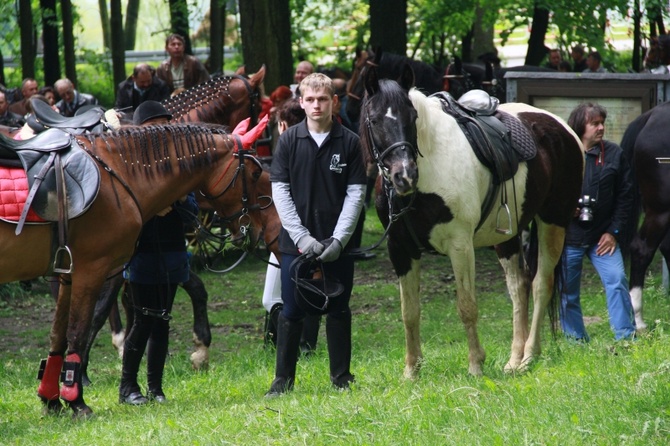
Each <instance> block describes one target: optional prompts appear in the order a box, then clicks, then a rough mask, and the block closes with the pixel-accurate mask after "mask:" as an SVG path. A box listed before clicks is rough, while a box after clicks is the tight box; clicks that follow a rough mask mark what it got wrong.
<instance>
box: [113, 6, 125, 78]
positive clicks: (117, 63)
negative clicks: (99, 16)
mask: <svg viewBox="0 0 670 446" xmlns="http://www.w3.org/2000/svg"><path fill="white" fill-rule="evenodd" d="M110 25H111V26H110V28H111V34H112V69H113V71H114V88H115V89H116V86H117V85H119V84H120V83H121V82H123V81H124V80H125V79H126V53H125V51H124V48H125V45H124V44H123V13H122V12H121V0H111V2H110Z"/></svg>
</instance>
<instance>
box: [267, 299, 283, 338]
mask: <svg viewBox="0 0 670 446" xmlns="http://www.w3.org/2000/svg"><path fill="white" fill-rule="evenodd" d="M282 308H284V305H283V304H274V305H273V306H272V308H271V309H270V312H269V313H267V312H266V313H265V327H264V330H263V332H264V333H263V342H264V344H265V346H266V347H267V346H268V345H270V344H272V346H273V347H276V346H277V325H278V323H279V313H281V310H282Z"/></svg>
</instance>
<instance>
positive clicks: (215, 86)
mask: <svg viewBox="0 0 670 446" xmlns="http://www.w3.org/2000/svg"><path fill="white" fill-rule="evenodd" d="M233 79H235V77H233V76H223V75H218V76H214V77H212V78H210V79H209V80H208V81H207V82H203V83H202V84H199V85H196V86H194V87H192V88H189V89H188V90H184V91H182V92H181V93H179V94H177V95H175V96H172V97H171V98H170V99H168V100H166V101H164V102H163V105H164V106H165V108H166V109H167V111H168V112H170V113H172V119H173V120H175V121H176V120H178V119H179V118H181V117H182V116H184V115H186V114H187V113H188V112H189V111H190V110H192V109H194V108H196V107H201V108H202V111H203V112H207V113H212V111H213V109H214V108H224V107H225V104H224V103H223V98H224V97H230V82H231V81H232V80H233ZM200 115H201V113H200V112H198V116H199V117H200Z"/></svg>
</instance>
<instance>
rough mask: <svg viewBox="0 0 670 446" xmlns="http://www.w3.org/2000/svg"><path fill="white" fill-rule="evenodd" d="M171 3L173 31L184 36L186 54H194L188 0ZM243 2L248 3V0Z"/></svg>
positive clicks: (172, 0)
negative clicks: (189, 24) (189, 25)
mask: <svg viewBox="0 0 670 446" xmlns="http://www.w3.org/2000/svg"><path fill="white" fill-rule="evenodd" d="M169 3H170V26H172V32H173V33H177V34H179V35H181V36H183V37H184V40H185V42H184V52H185V53H186V54H193V49H192V48H191V36H190V35H189V33H190V32H189V27H188V3H186V0H169ZM242 3H246V0H245V1H244V2H242Z"/></svg>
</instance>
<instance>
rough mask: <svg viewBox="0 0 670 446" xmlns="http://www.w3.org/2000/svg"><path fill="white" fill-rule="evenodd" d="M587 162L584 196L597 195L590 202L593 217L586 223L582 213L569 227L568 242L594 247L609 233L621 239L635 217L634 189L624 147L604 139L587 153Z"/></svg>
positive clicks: (568, 243) (583, 187) (583, 184)
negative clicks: (628, 222)
mask: <svg viewBox="0 0 670 446" xmlns="http://www.w3.org/2000/svg"><path fill="white" fill-rule="evenodd" d="M585 161H586V162H585V167H584V182H583V183H582V197H583V196H584V195H589V196H591V197H593V198H595V203H593V204H591V205H590V206H591V209H592V210H593V220H592V221H590V222H583V221H580V220H579V216H576V217H574V218H573V219H572V221H571V222H570V225H569V226H568V230H567V234H566V240H565V241H566V244H567V245H571V246H592V245H594V244H596V243H598V240H600V237H601V236H602V235H603V234H604V233H605V232H608V233H610V234H612V235H613V236H614V237H615V238H616V239H617V242H618V241H619V238H620V237H621V236H622V235H623V234H622V231H623V230H624V229H625V227H626V222H627V220H628V219H629V218H631V217H632V205H633V193H634V189H633V179H632V175H631V168H630V165H629V163H628V160H627V159H626V157H625V156H624V155H623V150H622V149H621V147H619V146H618V145H616V144H615V143H613V142H611V141H604V140H603V142H602V144H598V145H596V146H594V147H592V148H591V149H589V150H588V151H587V152H586V160H585ZM575 206H579V204H578V203H575Z"/></svg>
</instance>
